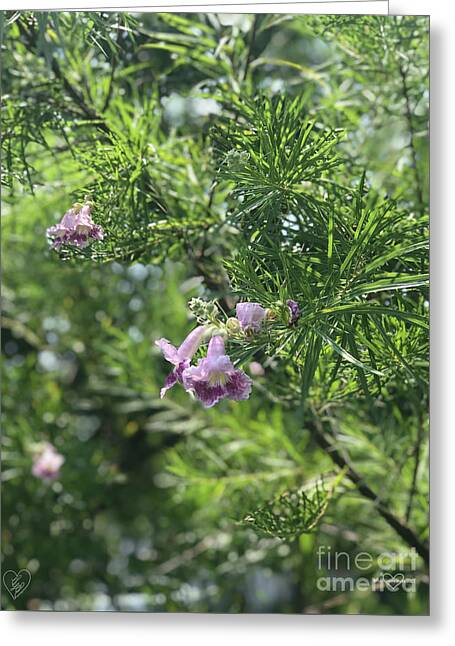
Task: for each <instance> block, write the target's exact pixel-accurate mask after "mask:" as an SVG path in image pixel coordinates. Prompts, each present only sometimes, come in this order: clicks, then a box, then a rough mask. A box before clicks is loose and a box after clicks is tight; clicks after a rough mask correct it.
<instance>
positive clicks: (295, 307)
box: [286, 298, 300, 325]
mask: <svg viewBox="0 0 455 646" xmlns="http://www.w3.org/2000/svg"><path fill="white" fill-rule="evenodd" d="M286 305H287V306H288V308H289V312H290V319H289V323H290V324H291V325H292V324H293V323H295V322H296V321H297V320H298V319H299V318H300V307H299V304H298V303H296V301H293V300H292V299H291V298H289V299H288V300H287V301H286Z"/></svg>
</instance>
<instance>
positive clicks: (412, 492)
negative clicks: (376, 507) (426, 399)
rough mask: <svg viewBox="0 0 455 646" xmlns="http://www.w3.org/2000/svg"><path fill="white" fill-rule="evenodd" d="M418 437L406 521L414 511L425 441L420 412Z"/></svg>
mask: <svg viewBox="0 0 455 646" xmlns="http://www.w3.org/2000/svg"><path fill="white" fill-rule="evenodd" d="M417 424H418V426H417V439H416V444H415V447H414V456H415V457H414V470H413V473H412V484H411V489H410V491H409V500H408V506H407V508H406V522H408V521H409V518H410V517H411V511H412V502H413V500H414V495H415V493H416V489H417V472H418V470H419V464H420V454H421V450H422V441H423V422H422V415H421V414H420V413H419V415H418V419H417Z"/></svg>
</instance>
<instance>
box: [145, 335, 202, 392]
mask: <svg viewBox="0 0 455 646" xmlns="http://www.w3.org/2000/svg"><path fill="white" fill-rule="evenodd" d="M206 330H207V328H206V326H205V325H199V326H198V327H197V328H195V329H194V330H193V331H192V332H190V333H189V334H188V336H187V337H186V339H185V340H184V342H183V343H182V344H181V345H180V346H179V348H176V347H175V346H173V345H172V343H169V341H168V340H167V339H158V341H155V345H156V346H158V347H159V349H160V350H161V352H162V353H163V356H164V358H165V359H166V361H169V363H172V364H173V365H174V366H175V368H174V370H173V371H172V372H171V373H170V374H169V375H168V376H167V377H166V381H165V382H164V387H163V388H161V391H160V397H161V399H162V398H163V397H164V396H165V394H166V392H167V391H168V390H169V389H170V388H172V386H174V385H175V384H176V383H177V382H179V383H182V373H183V371H184V370H185V369H186V368H188V367H189V365H190V361H191V359H192V357H193V355H194V354H195V352H196V351H197V349H198V348H199V345H200V343H201V341H202V337H203V336H204V334H205V332H206Z"/></svg>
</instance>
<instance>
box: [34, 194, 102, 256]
mask: <svg viewBox="0 0 455 646" xmlns="http://www.w3.org/2000/svg"><path fill="white" fill-rule="evenodd" d="M91 210H92V206H91V205H90V204H84V206H82V207H81V206H80V205H74V206H73V207H71V209H69V211H67V212H66V213H65V215H64V216H63V218H62V220H61V222H59V223H58V224H56V225H54V226H52V227H49V228H48V229H47V235H48V236H49V237H50V238H52V239H53V241H52V247H53V248H54V249H60V247H61V246H62V245H63V244H71V245H74V246H76V247H80V248H81V249H83V248H84V247H87V246H88V245H89V244H90V242H91V241H92V240H102V239H103V238H104V231H103V229H102V227H101V226H100V225H99V224H95V223H94V222H93V220H92V217H91V215H90V212H91Z"/></svg>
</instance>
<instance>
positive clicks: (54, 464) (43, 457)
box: [32, 442, 65, 480]
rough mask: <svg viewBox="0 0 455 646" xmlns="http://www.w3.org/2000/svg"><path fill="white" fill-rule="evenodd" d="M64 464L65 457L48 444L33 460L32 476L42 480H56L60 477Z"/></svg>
mask: <svg viewBox="0 0 455 646" xmlns="http://www.w3.org/2000/svg"><path fill="white" fill-rule="evenodd" d="M64 462H65V458H64V457H63V455H62V454H61V453H59V452H58V451H57V450H56V448H55V447H54V446H52V444H49V443H48V442H46V443H45V444H43V447H42V449H41V451H40V452H39V453H37V454H36V455H35V457H34V458H33V467H32V474H33V475H34V476H36V477H37V478H41V479H42V480H55V479H56V478H58V476H59V475H60V467H61V466H62V464H63V463H64Z"/></svg>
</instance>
